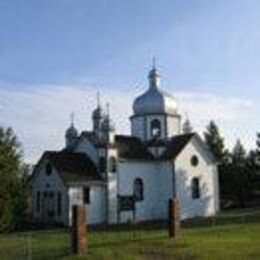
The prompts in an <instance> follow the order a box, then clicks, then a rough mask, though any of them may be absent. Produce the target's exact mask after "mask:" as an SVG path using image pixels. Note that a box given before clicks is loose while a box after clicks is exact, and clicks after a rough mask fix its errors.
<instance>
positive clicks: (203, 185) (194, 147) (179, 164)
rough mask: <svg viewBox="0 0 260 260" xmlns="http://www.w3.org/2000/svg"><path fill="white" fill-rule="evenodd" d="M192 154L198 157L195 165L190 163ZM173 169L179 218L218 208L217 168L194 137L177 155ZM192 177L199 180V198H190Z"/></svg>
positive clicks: (211, 212)
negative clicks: (197, 162) (179, 212)
mask: <svg viewBox="0 0 260 260" xmlns="http://www.w3.org/2000/svg"><path fill="white" fill-rule="evenodd" d="M193 155H196V156H197V157H198V159H199V164H198V165H197V166H195V167H194V166H192V165H191V157H192V156H193ZM175 171H176V175H175V180H176V188H177V197H178V198H179V202H180V208H181V218H182V219H185V218H191V217H195V216H210V215H214V214H215V213H216V212H217V211H218V210H219V206H218V183H217V170H216V167H215V165H214V164H212V162H211V161H210V160H209V159H208V157H207V154H206V153H205V151H204V150H202V149H201V146H200V145H199V144H198V143H197V141H196V140H195V139H194V138H193V139H192V140H191V142H190V143H189V144H187V146H186V147H185V149H184V150H183V151H182V153H181V154H180V155H179V156H178V158H177V160H176V163H175ZM194 177H198V178H199V180H200V181H199V182H200V193H201V196H200V198H199V199H193V198H192V190H191V182H192V178H194Z"/></svg>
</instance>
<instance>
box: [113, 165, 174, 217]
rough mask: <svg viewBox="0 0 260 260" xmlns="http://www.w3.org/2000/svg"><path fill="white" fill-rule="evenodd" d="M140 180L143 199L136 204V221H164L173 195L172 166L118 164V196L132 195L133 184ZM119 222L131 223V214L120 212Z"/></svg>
mask: <svg viewBox="0 0 260 260" xmlns="http://www.w3.org/2000/svg"><path fill="white" fill-rule="evenodd" d="M136 178H141V179H142V180H143V185H144V199H143V201H140V202H137V203H136V221H144V220H153V219H166V218H167V214H168V200H169V198H171V197H172V194H173V186H172V184H173V174H172V166H171V164H170V163H167V162H137V161H124V162H120V163H119V177H118V180H119V194H120V195H133V183H134V180H135V179H136ZM120 221H121V222H127V221H133V214H132V212H121V214H120Z"/></svg>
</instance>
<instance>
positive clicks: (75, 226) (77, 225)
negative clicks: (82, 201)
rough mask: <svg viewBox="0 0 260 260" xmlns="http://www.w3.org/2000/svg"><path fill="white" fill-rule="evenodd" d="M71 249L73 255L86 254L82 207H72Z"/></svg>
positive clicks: (85, 232) (84, 218)
mask: <svg viewBox="0 0 260 260" xmlns="http://www.w3.org/2000/svg"><path fill="white" fill-rule="evenodd" d="M71 249H72V252H73V253H75V254H85V253H86V252H87V225H86V209H85V207H84V206H80V205H73V207H72V231H71Z"/></svg>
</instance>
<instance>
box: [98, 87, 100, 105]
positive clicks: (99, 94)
mask: <svg viewBox="0 0 260 260" xmlns="http://www.w3.org/2000/svg"><path fill="white" fill-rule="evenodd" d="M97 106H98V107H100V92H99V91H98V92H97Z"/></svg>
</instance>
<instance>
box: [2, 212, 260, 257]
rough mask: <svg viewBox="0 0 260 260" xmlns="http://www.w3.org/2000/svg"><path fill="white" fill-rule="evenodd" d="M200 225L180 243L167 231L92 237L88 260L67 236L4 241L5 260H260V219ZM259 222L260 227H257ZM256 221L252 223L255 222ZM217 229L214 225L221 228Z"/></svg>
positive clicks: (43, 234)
mask: <svg viewBox="0 0 260 260" xmlns="http://www.w3.org/2000/svg"><path fill="white" fill-rule="evenodd" d="M257 214H259V213H257ZM257 214H255V216H254V217H252V216H251V218H250V219H249V218H247V219H246V221H245V219H244V218H239V219H238V220H237V219H233V220H237V221H234V222H235V224H234V223H230V222H231V221H230V219H225V218H220V219H219V220H218V219H217V221H216V222H214V221H215V220H212V219H206V220H197V221H193V222H190V223H188V224H187V223H186V224H185V228H183V229H182V231H181V234H180V236H179V237H178V238H177V239H169V238H168V237H167V231H166V230H165V229H151V230H145V229H142V230H141V228H139V227H138V228H137V227H136V228H134V229H131V230H122V229H120V230H119V229H113V230H109V231H105V230H103V231H102V230H100V231H90V232H89V242H88V243H89V248H88V254H87V255H86V256H81V257H79V256H75V255H70V254H69V245H70V236H69V234H68V233H67V232H66V231H65V230H52V231H48V232H44V231H38V232H34V233H25V234H10V235H1V236H0V259H1V260H2V259H3V260H4V259H30V258H28V254H30V253H31V254H32V259H222V260H225V259H228V260H229V259H236V260H237V259H238V260H239V259H257V260H258V259H260V218H256V216H257ZM257 219H258V221H257ZM249 220H250V222H249ZM216 223H217V225H215V226H212V224H216Z"/></svg>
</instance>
